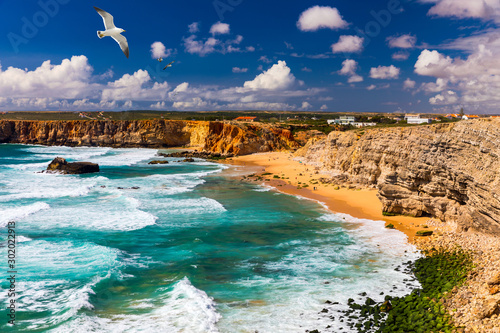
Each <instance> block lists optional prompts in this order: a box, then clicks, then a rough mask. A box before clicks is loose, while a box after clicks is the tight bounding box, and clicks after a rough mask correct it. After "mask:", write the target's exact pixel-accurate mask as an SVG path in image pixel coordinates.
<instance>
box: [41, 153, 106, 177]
mask: <svg viewBox="0 0 500 333" xmlns="http://www.w3.org/2000/svg"><path fill="white" fill-rule="evenodd" d="M47 171H52V172H59V173H64V174H83V173H94V172H99V165H98V164H96V163H90V162H72V163H70V162H68V161H66V160H65V159H64V158H62V157H56V158H54V160H53V161H52V162H50V164H49V166H48V167H47Z"/></svg>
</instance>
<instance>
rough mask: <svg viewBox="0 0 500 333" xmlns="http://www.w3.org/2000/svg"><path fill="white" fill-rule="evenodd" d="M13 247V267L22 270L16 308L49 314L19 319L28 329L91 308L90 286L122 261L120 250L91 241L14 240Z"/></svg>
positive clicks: (2, 299)
mask: <svg viewBox="0 0 500 333" xmlns="http://www.w3.org/2000/svg"><path fill="white" fill-rule="evenodd" d="M16 250H17V251H16V253H18V259H17V270H18V271H19V272H22V275H21V276H22V278H21V279H19V281H17V291H18V292H17V294H18V295H17V300H16V301H17V304H18V308H19V309H22V310H23V311H28V312H33V313H42V312H49V313H50V314H51V315H50V316H47V317H43V318H34V319H28V320H26V321H25V322H24V321H23V324H25V325H26V324H27V325H29V327H30V328H31V329H41V328H48V327H53V325H57V324H58V323H61V322H64V321H66V320H68V319H70V318H73V317H74V316H76V314H77V313H78V312H79V311H80V310H81V309H93V305H92V304H91V303H90V301H89V298H90V295H91V294H94V291H93V289H92V288H93V287H95V285H96V284H97V283H99V282H100V281H102V280H103V279H108V278H110V276H111V275H112V274H116V273H117V272H119V270H120V269H121V268H122V267H123V265H124V264H123V262H122V260H120V259H121V258H120V256H122V254H121V253H120V251H118V250H115V249H111V248H107V247H104V246H100V245H96V244H92V243H81V242H73V241H63V242H48V241H45V240H30V241H25V242H18V245H17V249H16ZM1 266H3V265H1ZM1 268H2V269H3V268H4V267H1ZM5 269H6V268H5ZM6 295H7V293H6V292H4V291H2V292H1V293H0V304H3V303H4V302H6V301H7V299H6Z"/></svg>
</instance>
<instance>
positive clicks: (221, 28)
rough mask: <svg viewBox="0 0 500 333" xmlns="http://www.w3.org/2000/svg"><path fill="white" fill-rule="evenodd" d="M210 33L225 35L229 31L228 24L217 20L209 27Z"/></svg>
mask: <svg viewBox="0 0 500 333" xmlns="http://www.w3.org/2000/svg"><path fill="white" fill-rule="evenodd" d="M210 33H211V34H212V35H225V34H228V33H229V24H227V23H221V22H217V23H215V24H214V25H212V27H211V28H210Z"/></svg>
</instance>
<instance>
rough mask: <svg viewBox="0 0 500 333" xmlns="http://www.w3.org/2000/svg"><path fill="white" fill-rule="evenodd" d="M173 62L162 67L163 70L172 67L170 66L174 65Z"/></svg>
mask: <svg viewBox="0 0 500 333" xmlns="http://www.w3.org/2000/svg"><path fill="white" fill-rule="evenodd" d="M174 62H175V61H171V62H170V63H169V64H168V65H167V66H165V67H163V70H165V69H167V68H169V67H172V64H173V63H174Z"/></svg>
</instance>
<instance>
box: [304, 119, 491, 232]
mask: <svg viewBox="0 0 500 333" xmlns="http://www.w3.org/2000/svg"><path fill="white" fill-rule="evenodd" d="M298 155H299V156H302V157H303V158H304V159H305V161H306V162H307V163H310V164H315V165H317V166H319V167H321V168H322V169H323V171H325V172H329V173H330V174H331V176H332V179H333V181H334V182H335V181H338V182H351V183H354V184H359V185H362V186H372V187H376V188H377V189H378V196H379V199H380V200H381V201H382V204H383V210H384V212H387V213H394V214H407V215H413V216H433V217H437V218H439V219H441V220H443V221H451V220H453V221H457V222H459V224H460V225H461V226H462V227H463V228H465V229H467V228H475V229H479V230H482V231H486V232H490V233H496V234H500V174H499V172H500V159H499V156H500V120H498V119H485V120H470V121H461V122H458V123H453V124H436V125H430V126H418V127H401V128H383V129H371V130H365V132H364V133H363V132H361V131H349V132H332V133H330V134H329V136H328V137H327V138H326V139H320V140H316V141H314V140H311V141H309V142H308V144H307V145H306V146H305V147H304V148H302V149H301V150H299V151H298Z"/></svg>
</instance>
